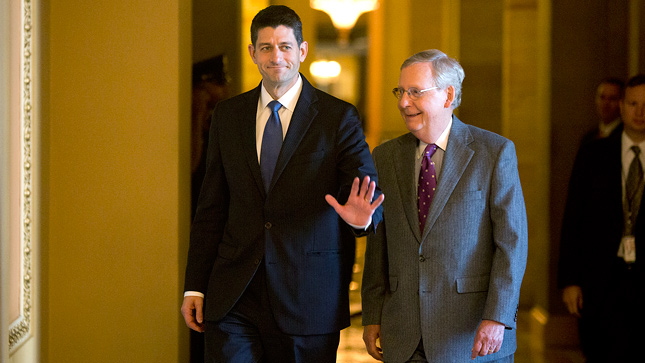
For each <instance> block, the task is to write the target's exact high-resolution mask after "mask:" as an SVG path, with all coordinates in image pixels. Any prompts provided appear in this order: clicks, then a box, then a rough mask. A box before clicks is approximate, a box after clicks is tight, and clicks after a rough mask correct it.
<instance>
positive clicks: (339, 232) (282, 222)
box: [185, 77, 381, 335]
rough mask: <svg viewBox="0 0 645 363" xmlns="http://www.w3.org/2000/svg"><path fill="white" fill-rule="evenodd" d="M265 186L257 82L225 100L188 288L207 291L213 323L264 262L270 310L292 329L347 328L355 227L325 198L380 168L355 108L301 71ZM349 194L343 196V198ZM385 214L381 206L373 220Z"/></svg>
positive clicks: (216, 121) (218, 114)
mask: <svg viewBox="0 0 645 363" xmlns="http://www.w3.org/2000/svg"><path fill="white" fill-rule="evenodd" d="M302 78H303V86H302V93H301V94H300V98H299V99H298V103H297V105H296V108H295V111H294V114H293V117H292V119H291V124H290V126H289V130H288V132H287V134H286V136H285V140H284V143H283V145H282V150H281V151H280V156H279V158H278V161H277V164H276V169H275V174H274V177H273V180H272V182H271V187H270V190H269V191H268V193H266V192H265V191H264V187H263V183H262V176H261V173H260V166H259V164H258V157H257V150H256V138H255V124H256V110H257V103H258V98H259V97H260V87H261V86H258V87H257V88H255V89H253V90H251V91H249V92H246V93H244V94H241V95H239V96H236V97H233V98H231V99H229V100H226V101H222V102H220V103H219V104H218V105H217V107H216V109H215V111H214V114H213V119H212V123H211V133H210V137H209V149H208V157H207V170H206V175H205V178H204V182H203V186H202V190H201V194H200V197H199V202H198V206H197V211H196V216H195V219H194V221H193V225H192V229H191V240H190V248H189V252H188V264H187V268H186V281H185V290H186V291H191V290H192V291H200V292H204V293H205V294H206V297H205V307H204V313H205V318H206V320H209V321H217V320H219V319H221V318H222V317H224V316H225V315H226V313H227V312H228V311H229V310H230V309H231V307H232V306H233V305H234V304H235V302H236V301H237V299H238V298H239V297H240V295H241V294H242V292H243V291H244V289H245V287H246V286H247V284H248V283H249V281H250V280H251V278H252V277H253V275H254V273H255V271H256V270H257V268H258V265H259V264H260V263H262V261H264V264H265V266H266V279H267V285H268V291H269V299H270V303H271V308H272V309H273V313H274V316H275V319H276V320H277V323H278V326H279V327H280V328H281V329H282V330H283V331H284V332H285V333H287V334H296V335H308V334H326V333H330V332H334V331H339V330H340V329H342V328H344V327H347V326H348V325H349V298H348V285H349V282H350V280H351V273H352V266H353V263H354V254H355V236H354V233H353V230H352V229H351V228H350V227H349V226H348V225H347V224H346V223H345V222H343V221H342V219H340V217H339V216H338V215H337V214H336V212H335V211H334V209H333V208H332V207H331V206H329V205H328V203H327V202H326V201H325V194H332V195H339V193H340V194H342V193H341V192H340V190H341V189H344V190H345V191H346V192H345V197H344V198H345V199H346V194H347V192H348V191H349V186H351V183H352V181H353V179H354V178H355V177H357V176H360V177H361V178H362V177H363V176H365V175H369V176H370V177H371V178H372V180H376V171H375V168H374V164H373V162H372V158H371V155H370V152H369V148H368V145H367V143H366V142H365V138H364V135H363V131H362V128H361V124H360V120H359V116H358V113H357V111H356V109H355V107H354V106H352V105H350V104H349V103H346V102H344V101H341V100H339V99H337V98H334V97H332V96H330V95H328V94H326V93H324V92H322V91H320V90H317V89H315V88H314V87H313V86H312V85H311V84H310V83H309V82H308V81H307V80H306V79H305V78H304V77H302ZM342 199H343V197H340V198H339V202H340V203H344V200H342ZM380 219H381V211H380V209H379V210H377V212H376V213H375V214H374V216H373V225H376V224H377V223H378V222H379V221H380Z"/></svg>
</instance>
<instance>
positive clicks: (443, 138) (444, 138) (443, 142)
mask: <svg viewBox="0 0 645 363" xmlns="http://www.w3.org/2000/svg"><path fill="white" fill-rule="evenodd" d="M451 129H452V117H451V118H450V122H448V125H447V126H446V128H445V129H444V130H443V132H442V133H441V135H439V138H438V139H437V141H435V142H434V143H435V145H437V147H438V148H439V149H441V150H443V151H446V147H447V146H448V136H450V130H451ZM426 146H428V144H427V143H425V142H423V141H421V140H419V146H418V147H417V159H419V158H421V157H422V156H423V152H424V150H425V149H426Z"/></svg>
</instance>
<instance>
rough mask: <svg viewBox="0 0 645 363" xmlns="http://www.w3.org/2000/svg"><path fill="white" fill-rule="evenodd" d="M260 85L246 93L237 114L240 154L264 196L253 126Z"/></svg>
mask: <svg viewBox="0 0 645 363" xmlns="http://www.w3.org/2000/svg"><path fill="white" fill-rule="evenodd" d="M261 86H262V83H260V85H259V86H258V87H257V88H255V89H254V90H252V91H250V92H248V93H247V98H246V99H245V100H244V101H243V102H242V105H243V106H242V109H241V110H240V113H239V115H240V116H239V117H240V120H239V125H241V128H240V133H241V135H240V140H241V141H242V148H241V150H242V153H243V154H244V158H245V160H246V162H247V164H248V165H249V169H250V170H251V174H252V175H253V179H255V183H256V185H257V187H258V189H260V193H262V195H265V194H266V192H265V191H264V183H263V182H262V172H261V170H260V163H259V162H258V148H257V144H256V137H255V124H256V118H257V110H258V100H259V99H260V87H261Z"/></svg>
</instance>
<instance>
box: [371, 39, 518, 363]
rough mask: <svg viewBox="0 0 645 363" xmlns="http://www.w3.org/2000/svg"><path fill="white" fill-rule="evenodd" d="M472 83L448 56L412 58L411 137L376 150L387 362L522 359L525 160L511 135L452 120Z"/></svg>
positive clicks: (379, 310)
mask: <svg viewBox="0 0 645 363" xmlns="http://www.w3.org/2000/svg"><path fill="white" fill-rule="evenodd" d="M463 78H464V71H463V69H462V68H461V66H460V65H459V63H458V62H457V61H455V60H454V59H451V58H449V57H447V56H446V55H445V54H444V53H442V52H441V51H438V50H428V51H424V52H421V53H418V54H415V55H413V56H412V57H410V58H408V59H407V60H406V61H405V62H404V63H403V65H402V66H401V75H400V78H399V85H398V87H397V88H395V89H394V90H393V92H394V95H395V96H396V97H397V99H398V100H399V101H398V107H399V110H400V112H401V116H402V117H403V120H404V121H405V124H406V126H407V128H408V130H410V133H408V134H405V135H403V136H401V137H398V138H396V139H394V140H391V141H388V142H386V143H384V144H383V145H381V146H378V147H376V148H375V149H374V153H373V157H374V161H375V164H376V169H377V172H378V177H379V185H380V187H381V189H382V190H383V193H384V194H385V195H387V198H386V199H385V201H384V202H383V221H382V222H381V225H379V227H378V228H377V230H376V233H375V234H373V235H370V236H368V240H367V251H366V258H365V271H364V275H363V288H362V298H363V325H364V326H365V328H364V333H363V340H364V341H365V345H366V347H367V350H368V352H369V353H370V355H372V356H373V357H374V358H375V359H378V360H384V361H386V362H467V361H470V360H471V359H475V358H476V359H477V361H481V362H484V361H501V362H512V361H513V356H514V353H515V349H516V337H515V329H516V320H517V307H518V302H519V294H520V285H521V282H522V277H523V276H524V270H525V267H526V257H527V248H528V243H527V239H528V237H527V226H526V210H525V207H524V198H523V196H522V189H521V186H520V179H519V175H518V170H517V158H516V155H515V147H514V145H513V143H512V142H511V141H510V140H507V139H505V138H503V137H501V136H499V135H496V134H494V133H492V132H488V131H485V130H482V129H479V128H477V127H474V126H470V125H466V124H464V123H462V122H461V121H460V120H459V119H457V117H455V116H454V115H453V110H454V109H455V108H456V107H458V106H459V103H460V101H461V82H462V80H463ZM418 187H419V188H418ZM378 340H380V346H379V343H378V342H377V341H378Z"/></svg>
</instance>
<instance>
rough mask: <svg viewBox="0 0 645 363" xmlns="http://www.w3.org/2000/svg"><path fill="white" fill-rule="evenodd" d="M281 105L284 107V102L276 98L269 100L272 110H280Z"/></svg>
mask: <svg viewBox="0 0 645 363" xmlns="http://www.w3.org/2000/svg"><path fill="white" fill-rule="evenodd" d="M280 107H282V104H281V103H280V102H278V101H276V100H273V101H271V102H269V108H270V109H271V112H278V110H279V109H280Z"/></svg>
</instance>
